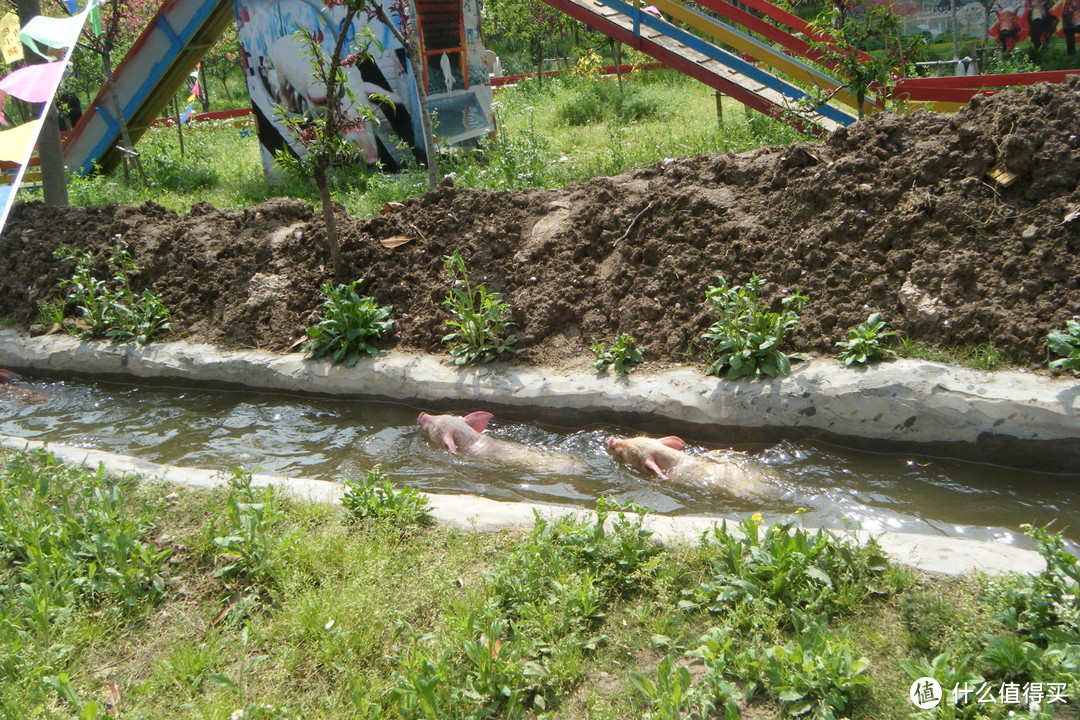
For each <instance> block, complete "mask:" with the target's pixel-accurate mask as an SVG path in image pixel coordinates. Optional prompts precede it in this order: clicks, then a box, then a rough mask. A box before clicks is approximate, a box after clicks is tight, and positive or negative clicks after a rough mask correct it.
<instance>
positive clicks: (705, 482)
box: [607, 435, 781, 500]
mask: <svg viewBox="0 0 1080 720" xmlns="http://www.w3.org/2000/svg"><path fill="white" fill-rule="evenodd" d="M685 446H686V443H685V442H684V441H683V439H682V438H679V437H675V436H674V435H669V436H667V437H662V438H659V439H655V438H649V437H633V438H617V437H609V438H608V441H607V448H608V452H610V453H611V454H612V455H614V456H615V457H617V458H619V459H620V460H622V461H623V462H625V463H626V464H628V465H631V466H633V467H636V468H638V469H639V470H644V471H645V472H647V473H651V474H653V475H656V476H657V477H659V478H661V479H663V480H671V481H672V482H677V483H683V484H686V485H696V486H698V487H709V488H717V489H723V490H725V491H727V492H728V493H730V494H731V495H734V496H735V497H739V498H745V499H759V500H760V499H768V498H778V497H779V496H780V494H781V492H780V488H779V487H778V486H776V485H774V484H773V483H772V482H770V481H769V480H770V478H769V476H768V475H767V474H766V473H765V472H764V470H763V468H761V467H759V466H757V465H756V464H755V463H754V462H753V461H752V460H750V459H749V458H747V457H746V456H745V455H743V454H742V453H737V452H724V451H719V450H714V451H712V452H709V453H705V454H704V455H702V456H700V457H696V456H694V455H688V454H687V453H685V452H683V451H682V450H683V448H684V447H685Z"/></svg>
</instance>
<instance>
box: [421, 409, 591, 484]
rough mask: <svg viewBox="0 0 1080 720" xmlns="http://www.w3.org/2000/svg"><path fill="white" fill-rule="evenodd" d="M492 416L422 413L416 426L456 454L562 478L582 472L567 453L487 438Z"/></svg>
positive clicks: (438, 443) (476, 413)
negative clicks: (557, 475) (559, 475)
mask: <svg viewBox="0 0 1080 720" xmlns="http://www.w3.org/2000/svg"><path fill="white" fill-rule="evenodd" d="M492 417H493V416H492V414H491V413H489V412H484V411H482V410H481V411H477V412H472V413H469V414H468V415H465V416H464V417H459V416H457V415H429V414H427V413H423V412H422V413H420V416H419V417H418V418H417V419H416V423H417V424H418V425H419V426H420V427H421V429H423V431H424V432H425V433H426V434H427V436H428V438H430V439H431V441H432V442H434V443H435V444H436V445H440V446H442V447H444V448H446V449H447V450H449V451H450V453H451V454H453V455H458V456H462V455H464V456H469V457H473V458H479V459H482V460H485V461H491V462H495V463H498V464H502V465H515V466H519V467H528V468H529V469H532V470H538V471H541V472H547V473H554V474H561V475H567V474H577V473H580V472H581V471H582V470H583V468H582V466H581V464H580V463H579V462H578V461H577V460H575V459H574V458H572V457H571V456H569V455H566V454H565V453H558V452H551V451H546V450H537V449H535V448H531V447H528V446H527V445H522V444H521V443H516V442H510V441H509V440H498V439H496V438H492V437H489V436H487V435H485V434H484V430H485V429H486V428H487V425H488V423H489V422H491V418H492Z"/></svg>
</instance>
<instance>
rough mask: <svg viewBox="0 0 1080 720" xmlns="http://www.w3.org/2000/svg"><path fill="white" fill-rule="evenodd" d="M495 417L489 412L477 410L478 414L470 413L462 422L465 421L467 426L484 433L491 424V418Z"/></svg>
mask: <svg viewBox="0 0 1080 720" xmlns="http://www.w3.org/2000/svg"><path fill="white" fill-rule="evenodd" d="M493 417H495V416H494V415H492V414H491V413H489V412H484V411H483V410H477V411H476V412H473V413H469V414H468V415H466V416H465V417H463V418H462V420H464V421H465V424H466V425H468V426H469V427H471V428H472V429H473V430H475V431H476V432H484V428H486V427H487V425H488V423H489V422H491V418H493Z"/></svg>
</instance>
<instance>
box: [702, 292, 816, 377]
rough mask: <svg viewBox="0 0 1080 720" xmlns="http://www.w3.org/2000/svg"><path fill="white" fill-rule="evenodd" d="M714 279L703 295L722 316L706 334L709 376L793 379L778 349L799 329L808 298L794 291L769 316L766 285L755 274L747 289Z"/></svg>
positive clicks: (789, 367) (786, 359)
mask: <svg viewBox="0 0 1080 720" xmlns="http://www.w3.org/2000/svg"><path fill="white" fill-rule="evenodd" d="M716 280H717V284H716V285H713V286H710V287H709V288H708V289H707V290H706V291H705V300H706V301H707V302H708V303H709V304H710V305H711V310H712V311H713V312H714V313H715V314H716V315H718V316H719V317H718V319H717V320H716V322H714V323H713V324H712V325H711V326H709V330H708V332H706V333H705V334H704V335H702V338H703V339H704V340H706V341H708V342H709V357H710V358H711V359H712V364H711V365H710V366H709V369H708V370H707V371H706V374H707V375H717V376H719V375H721V374H724V371H725V370H726V371H727V372H726V374H725V376H726V377H727V378H728V379H729V380H734V379H736V378H740V377H743V376H746V375H753V376H755V377H762V376H765V377H782V376H784V375H787V374H789V373H790V372H791V361H790V359H789V358H788V356H787V355H785V354H784V353H782V352H780V349H779V346H780V344H781V343H782V342H783V340H784V338H785V337H786V336H787V334H788V333H790V332H791V331H792V330H794V329H795V328H797V327H798V326H799V311H800V310H802V308H803V306H804V305H806V301H807V297H806V296H805V295H803V294H802V293H801V292H799V291H796V293H795V294H794V295H792V296H790V297H786V298H784V299H783V300H782V301H781V302H780V312H771V311H769V310H768V306H767V305H765V303H764V302H762V300H761V299H760V297H759V296H760V294H761V288H762V287H763V286H764V285H765V281H764V280H762V279H761V278H760V277H758V276H757V275H756V274H755V275H753V276H751V278H750V280H749V281H748V282H747V283H746V285H728V282H727V280H725V279H724V277H723V276H722V275H717V276H716Z"/></svg>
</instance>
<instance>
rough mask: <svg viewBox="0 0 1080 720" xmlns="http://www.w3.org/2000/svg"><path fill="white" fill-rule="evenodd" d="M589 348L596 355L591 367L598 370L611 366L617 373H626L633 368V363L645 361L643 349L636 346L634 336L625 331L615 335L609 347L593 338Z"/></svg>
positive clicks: (602, 370)
mask: <svg viewBox="0 0 1080 720" xmlns="http://www.w3.org/2000/svg"><path fill="white" fill-rule="evenodd" d="M589 349H590V350H592V352H593V355H594V356H595V357H596V362H594V363H593V367H594V368H596V369H597V370H599V371H600V372H604V371H606V370H607V369H608V368H609V367H611V368H614V369H615V372H617V373H618V374H620V375H626V374H628V373H629V372H630V371H631V370H633V369H634V366H635V365H638V364H640V363H642V362H644V361H645V356H644V355H643V351H642V349H641V348H639V347H637V344H636V342H635V340H634V336H633V335H628V334H626V333H623V334H622V335H620V336H619V337H617V338H616V339H615V342H613V343H612V344H611V347H610V348H609V347H608V346H607V345H606V344H605V343H602V342H600V341H599V340H593V341H592V343H590V345H589Z"/></svg>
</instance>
